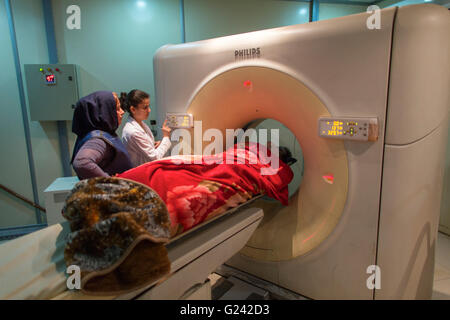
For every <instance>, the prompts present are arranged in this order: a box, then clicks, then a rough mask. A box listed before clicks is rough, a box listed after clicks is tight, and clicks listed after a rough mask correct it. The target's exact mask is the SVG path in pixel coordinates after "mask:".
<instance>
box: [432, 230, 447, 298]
mask: <svg viewBox="0 0 450 320" xmlns="http://www.w3.org/2000/svg"><path fill="white" fill-rule="evenodd" d="M432 299H433V300H450V237H449V236H447V235H445V234H443V233H440V232H439V233H438V239H437V247H436V261H435V267H434V285H433V297H432Z"/></svg>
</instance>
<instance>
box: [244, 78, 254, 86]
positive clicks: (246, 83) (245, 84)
mask: <svg viewBox="0 0 450 320" xmlns="http://www.w3.org/2000/svg"><path fill="white" fill-rule="evenodd" d="M251 86H252V82H251V81H250V80H247V81H244V87H246V88H248V87H251Z"/></svg>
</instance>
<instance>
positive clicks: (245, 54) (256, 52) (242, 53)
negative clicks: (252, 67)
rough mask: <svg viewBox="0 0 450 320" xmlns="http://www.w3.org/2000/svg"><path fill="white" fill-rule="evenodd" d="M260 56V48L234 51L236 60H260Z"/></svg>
mask: <svg viewBox="0 0 450 320" xmlns="http://www.w3.org/2000/svg"><path fill="white" fill-rule="evenodd" d="M260 55H261V49H260V48H249V49H242V50H234V59H235V60H241V59H253V58H259V57H260Z"/></svg>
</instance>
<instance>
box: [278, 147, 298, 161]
mask: <svg viewBox="0 0 450 320" xmlns="http://www.w3.org/2000/svg"><path fill="white" fill-rule="evenodd" d="M279 157H280V160H281V161H283V162H284V163H286V164H288V165H292V164H294V163H296V162H297V159H295V158H292V153H291V150H289V148H287V147H283V146H280V147H279Z"/></svg>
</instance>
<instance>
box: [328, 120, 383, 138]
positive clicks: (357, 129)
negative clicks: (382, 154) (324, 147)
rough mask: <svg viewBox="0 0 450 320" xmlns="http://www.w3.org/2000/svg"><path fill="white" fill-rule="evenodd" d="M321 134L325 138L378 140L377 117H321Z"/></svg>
mask: <svg viewBox="0 0 450 320" xmlns="http://www.w3.org/2000/svg"><path fill="white" fill-rule="evenodd" d="M319 136H320V137H324V138H332V139H342V140H355V141H377V140H378V119H377V118H340V117H336V118H319Z"/></svg>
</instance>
